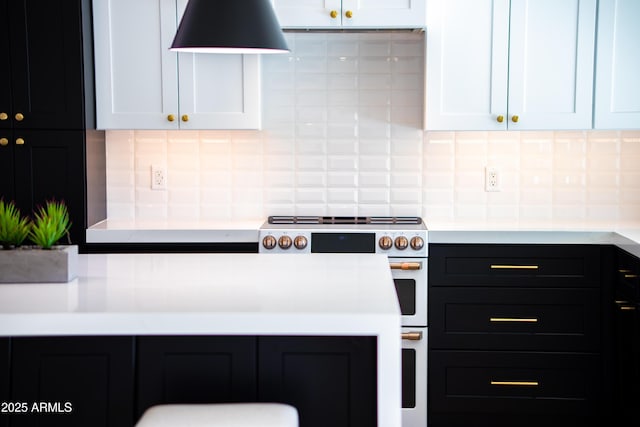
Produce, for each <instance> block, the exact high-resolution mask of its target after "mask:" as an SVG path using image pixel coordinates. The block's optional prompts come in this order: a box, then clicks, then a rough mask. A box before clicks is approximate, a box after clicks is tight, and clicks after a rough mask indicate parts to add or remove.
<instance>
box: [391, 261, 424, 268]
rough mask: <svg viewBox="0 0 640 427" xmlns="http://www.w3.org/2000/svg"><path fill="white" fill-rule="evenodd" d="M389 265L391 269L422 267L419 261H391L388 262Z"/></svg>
mask: <svg viewBox="0 0 640 427" xmlns="http://www.w3.org/2000/svg"><path fill="white" fill-rule="evenodd" d="M389 267H391V269H392V270H420V269H421V268H422V263H421V262H392V263H389Z"/></svg>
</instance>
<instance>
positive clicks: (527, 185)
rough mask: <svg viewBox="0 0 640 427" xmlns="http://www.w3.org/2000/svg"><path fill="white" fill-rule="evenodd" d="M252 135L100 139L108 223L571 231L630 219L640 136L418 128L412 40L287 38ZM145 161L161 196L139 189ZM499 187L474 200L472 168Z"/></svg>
mask: <svg viewBox="0 0 640 427" xmlns="http://www.w3.org/2000/svg"><path fill="white" fill-rule="evenodd" d="M286 37H287V40H288V42H289V45H290V47H291V48H292V52H291V53H290V54H288V55H264V56H263V58H262V73H263V75H262V77H263V83H262V86H263V88H262V90H263V129H262V130H260V131H108V132H107V197H108V216H109V218H110V219H136V220H145V219H154V220H156V219H167V220H169V219H175V220H191V219H193V220H215V219H220V220H231V219H261V218H265V217H266V216H267V215H271V214H279V215H286V214H296V215H318V214H320V215H420V216H422V217H424V218H425V219H426V220H427V221H428V223H429V222H434V223H439V224H456V225H457V226H459V225H460V224H464V223H467V222H468V223H473V224H478V223H486V224H489V225H495V226H501V225H506V226H522V225H526V226H536V224H540V225H549V224H553V223H557V224H562V225H563V226H567V224H568V225H569V226H572V227H573V226H575V227H579V228H595V229H597V228H607V229H612V228H616V227H624V226H625V225H626V224H633V223H637V221H638V220H640V167H639V166H638V165H640V132H638V131H561V132H560V131H559V132H551V131H549V132H425V131H423V130H422V129H423V107H422V105H423V102H422V100H423V97H424V81H423V75H424V63H425V55H424V53H425V52H424V49H425V46H424V35H423V34H416V33H404V32H402V33H390V32H380V33H287V34H286ZM151 165H159V166H161V167H163V168H164V169H165V170H166V175H167V189H166V190H162V191H158V190H152V189H151ZM486 166H490V167H495V168H497V169H498V171H499V173H500V181H501V182H500V185H501V191H499V192H485V191H484V170H485V167H486Z"/></svg>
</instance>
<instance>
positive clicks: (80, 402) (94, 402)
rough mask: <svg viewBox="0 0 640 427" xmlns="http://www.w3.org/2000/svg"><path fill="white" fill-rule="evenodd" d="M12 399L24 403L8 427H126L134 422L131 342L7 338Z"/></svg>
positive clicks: (111, 339) (103, 339)
mask: <svg viewBox="0 0 640 427" xmlns="http://www.w3.org/2000/svg"><path fill="white" fill-rule="evenodd" d="M11 347H12V350H11V351H12V361H11V371H12V379H11V401H12V402H21V403H23V402H24V403H26V404H27V405H28V411H27V413H21V414H17V413H14V414H12V415H11V420H10V425H11V427H23V426H38V427H58V426H59V427H75V426H77V427H87V426H91V427H127V426H132V424H133V364H132V363H131V360H132V357H131V355H132V354H133V339H132V338H131V337H51V338H13V339H12V340H11Z"/></svg>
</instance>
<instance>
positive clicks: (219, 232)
mask: <svg viewBox="0 0 640 427" xmlns="http://www.w3.org/2000/svg"><path fill="white" fill-rule="evenodd" d="M263 222H264V219H255V220H243V221H213V220H212V221H176V220H172V221H162V220H157V221H153V220H145V221H133V220H131V221H129V220H104V221H101V222H99V223H97V224H95V225H93V226H91V227H89V228H88V229H87V231H86V233H87V243H255V242H257V241H258V229H259V228H260V226H261V225H262V223H263Z"/></svg>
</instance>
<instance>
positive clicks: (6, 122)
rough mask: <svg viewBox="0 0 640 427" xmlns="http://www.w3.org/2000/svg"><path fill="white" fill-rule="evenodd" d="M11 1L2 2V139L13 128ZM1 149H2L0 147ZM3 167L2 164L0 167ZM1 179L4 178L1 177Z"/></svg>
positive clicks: (0, 109)
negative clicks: (10, 40) (10, 63)
mask: <svg viewBox="0 0 640 427" xmlns="http://www.w3.org/2000/svg"><path fill="white" fill-rule="evenodd" d="M10 34H11V32H10V30H9V0H0V63H1V64H2V66H0V138H5V137H6V136H5V135H4V134H3V133H2V132H1V130H2V129H9V128H11V120H10V117H13V114H12V109H11V108H12V106H11V104H12V102H11V70H10V69H9V66H8V64H9V60H10V56H9V51H10V48H9V35H10ZM0 148H1V147H0ZM1 166H3V165H2V164H0V167H1ZM0 178H2V177H1V176H0Z"/></svg>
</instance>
